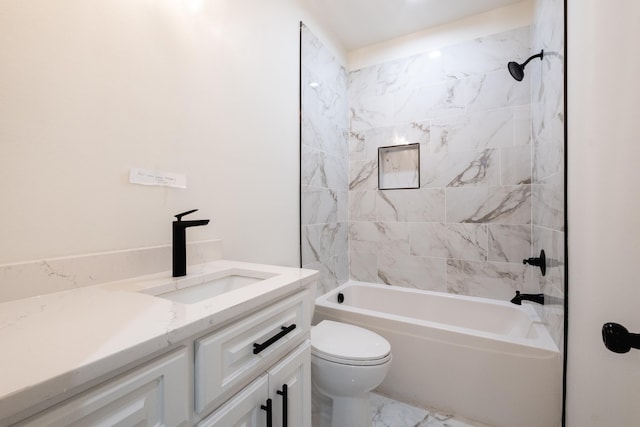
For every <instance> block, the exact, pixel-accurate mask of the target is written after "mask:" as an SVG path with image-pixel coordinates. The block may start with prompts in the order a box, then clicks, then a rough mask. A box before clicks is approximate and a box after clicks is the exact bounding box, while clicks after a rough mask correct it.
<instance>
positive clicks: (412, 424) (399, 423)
mask: <svg viewBox="0 0 640 427" xmlns="http://www.w3.org/2000/svg"><path fill="white" fill-rule="evenodd" d="M370 402H371V419H372V427H491V426H488V425H486V424H481V423H477V422H471V421H468V420H464V421H463V420H460V419H457V418H455V417H453V416H452V415H446V414H441V413H438V412H433V411H428V410H426V409H422V408H417V407H415V406H411V405H407V404H406V403H402V402H398V401H397V400H393V399H389V398H388V397H385V396H382V395H379V394H376V393H370Z"/></svg>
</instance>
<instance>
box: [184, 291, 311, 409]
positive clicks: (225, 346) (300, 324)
mask: <svg viewBox="0 0 640 427" xmlns="http://www.w3.org/2000/svg"><path fill="white" fill-rule="evenodd" d="M310 298H311V295H310V293H309V291H308V290H305V291H303V292H299V293H297V294H295V295H293V296H291V297H288V298H286V299H284V300H282V301H280V302H278V303H276V304H273V305H271V306H269V307H267V308H265V309H263V310H260V311H258V312H257V313H255V314H253V315H251V316H249V317H246V318H244V319H241V320H239V321H238V322H236V323H234V324H232V325H231V326H228V327H226V328H224V329H221V330H219V331H217V332H214V333H212V334H211V335H208V336H206V337H203V338H200V339H198V340H196V341H195V407H196V412H197V413H198V414H203V412H205V410H207V409H212V408H213V405H214V404H217V403H221V402H218V401H217V400H219V399H220V398H221V397H222V395H223V394H225V393H226V392H227V391H229V392H234V391H235V390H238V389H239V388H240V387H242V386H243V385H245V384H247V383H248V382H249V381H251V380H252V379H253V378H255V377H256V376H257V374H259V373H260V372H263V371H264V370H265V369H266V368H268V367H269V366H270V365H271V364H272V363H274V362H275V361H277V360H278V359H280V358H282V357H283V356H284V355H285V354H286V353H287V352H288V351H290V350H291V349H293V348H294V347H295V346H296V345H297V344H299V343H300V342H302V340H303V339H304V338H306V337H307V336H308V331H309V328H310V325H311V315H312V313H311V312H310V311H311V308H312V304H310Z"/></svg>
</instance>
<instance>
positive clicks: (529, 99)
mask: <svg viewBox="0 0 640 427" xmlns="http://www.w3.org/2000/svg"><path fill="white" fill-rule="evenodd" d="M303 31H305V32H303V80H302V82H303V85H302V90H303V123H302V134H303V139H302V154H303V163H302V174H303V192H302V209H303V210H302V223H303V231H302V235H303V241H302V257H303V266H305V267H309V268H316V269H320V270H321V273H322V275H321V277H322V278H321V283H322V285H323V290H324V291H328V290H330V289H332V288H334V287H335V286H336V285H337V284H340V283H342V282H344V281H346V279H347V277H350V278H352V279H356V280H364V281H370V282H377V283H388V284H393V285H400V286H408V287H416V288H424V289H432V290H438V291H444V292H454V293H460V294H466V295H476V296H482V297H490V298H498V299H508V298H511V297H512V296H513V295H514V294H515V290H516V289H519V290H522V291H524V292H541V291H543V292H545V293H546V294H549V295H551V296H553V297H557V298H560V299H562V298H563V297H564V194H563V186H564V183H563V173H564V171H563V164H564V152H563V146H564V136H563V129H564V122H563V120H564V112H563V90H564V89H563V69H562V67H563V62H564V59H563V57H564V55H563V51H564V33H563V7H562V2H561V1H559V0H540V1H538V2H537V3H536V18H535V21H534V24H533V26H532V27H523V28H519V29H515V30H512V31H507V32H503V33H499V34H495V35H491V36H487V37H482V38H479V39H475V40H471V41H468V42H465V43H460V44H457V45H453V46H449V47H446V48H443V49H441V51H440V53H441V55H440V56H439V57H438V58H433V57H432V55H431V53H430V52H425V53H424V54H421V55H415V56H411V57H408V58H403V59H399V60H395V61H389V62H385V63H383V64H379V65H375V66H371V67H367V68H364V69H361V70H355V71H353V72H351V73H350V74H349V75H348V98H349V109H348V113H346V114H348V118H349V123H348V124H347V125H345V119H344V118H343V117H342V116H341V114H342V113H344V109H345V105H344V102H345V101H344V100H345V99H346V98H347V95H345V93H344V92H343V91H346V90H347V89H346V88H345V87H346V86H345V82H344V79H345V76H346V72H345V71H344V67H342V66H341V65H340V64H339V63H338V62H337V60H336V59H335V57H334V56H333V55H332V54H330V53H329V52H328V51H327V50H326V49H325V48H324V47H323V46H322V45H321V43H320V42H319V41H318V40H317V39H316V38H315V37H313V35H312V34H311V33H310V32H309V30H307V29H304V30H303ZM305 37H306V39H305ZM540 48H543V49H545V52H546V56H545V60H543V61H539V62H538V61H536V62H532V63H531V64H530V65H529V66H528V67H527V69H526V75H525V78H524V80H523V81H522V82H516V81H515V80H513V79H512V78H511V76H510V75H509V74H508V71H507V70H506V64H507V62H508V61H511V60H520V61H523V60H524V59H526V58H527V57H528V56H529V55H531V54H532V53H537V52H538V51H539V49H540ZM534 51H535V52H534ZM319 76H322V77H319ZM313 81H315V82H321V84H322V85H323V87H322V89H318V88H319V86H316V87H315V88H312V87H311V86H310V85H309V84H310V83H311V82H313ZM338 112H340V114H338ZM345 126H347V127H348V129H349V130H348V133H346V135H348V142H345ZM397 143H419V144H421V165H420V167H421V171H420V174H421V188H420V189H417V190H384V191H380V190H378V189H377V179H378V176H377V148H378V147H381V146H388V145H391V144H397ZM347 146H348V149H349V153H348V157H349V163H348V166H345V164H344V162H341V160H340V159H344V158H345V157H346V154H345V153H344V150H345V149H346V147H347ZM309 154H310V155H311V156H309ZM345 177H346V178H345ZM345 181H346V182H345ZM347 215H348V217H347ZM347 240H348V241H347ZM347 247H348V257H349V266H348V270H347V271H346V272H345V270H346V269H345V266H344V264H341V261H343V260H346V259H347V255H346V254H345V250H346V248H347ZM540 249H545V251H546V252H547V255H548V257H549V258H550V259H551V260H552V263H553V264H554V267H553V268H550V269H549V270H548V273H547V275H546V276H545V277H542V276H541V274H540V272H539V270H538V269H536V268H531V267H528V266H524V265H523V264H522V259H524V258H528V257H530V256H534V255H537V254H538V253H539V252H540ZM538 309H539V311H540V314H541V316H542V317H543V318H544V319H546V320H547V322H548V323H549V328H550V331H551V333H552V335H553V336H554V338H555V340H556V343H557V344H558V345H559V346H561V342H562V338H561V335H562V324H563V309H562V306H561V305H556V306H545V307H538Z"/></svg>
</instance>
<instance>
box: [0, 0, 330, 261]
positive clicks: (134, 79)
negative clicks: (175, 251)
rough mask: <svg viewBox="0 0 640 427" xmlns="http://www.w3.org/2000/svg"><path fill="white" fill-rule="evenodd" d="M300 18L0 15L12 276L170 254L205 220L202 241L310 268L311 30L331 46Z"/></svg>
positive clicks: (183, 3)
mask: <svg viewBox="0 0 640 427" xmlns="http://www.w3.org/2000/svg"><path fill="white" fill-rule="evenodd" d="M301 5H302V1H301V0H282V1H277V2H262V1H252V0H233V1H232V0H103V1H100V2H83V1H74V0H6V1H3V2H2V3H0V40H2V43H0V75H1V76H2V78H1V79H0V144H1V147H2V151H1V153H2V155H0V179H1V184H0V186H1V187H0V188H1V189H2V191H1V197H2V207H1V208H0V236H2V237H1V239H2V244H1V245H0V264H1V263H8V262H15V261H21V260H28V259H38V258H43V257H55V256H63V255H70V254H81V253H87V252H95V251H106V250H115V249H125V248H134V247H142V246H150V245H159V244H167V243H170V240H171V234H170V222H171V221H172V220H173V215H174V214H176V213H179V212H181V211H185V210H188V209H192V208H199V209H200V211H199V212H197V213H195V214H193V218H194V219H196V218H210V219H212V222H211V223H210V225H208V226H207V227H200V228H198V229H191V230H189V232H188V239H189V240H192V241H193V240H201V239H209V238H222V239H223V240H224V245H225V257H227V258H233V259H242V260H248V261H260V262H265V263H274V264H286V265H297V264H298V262H299V240H298V236H299V217H298V203H299V193H298V192H299V188H298V185H299V172H298V170H299V169H298V162H299V160H298V159H299V139H298V99H299V96H298V90H299V88H298V73H299V64H298V58H299V21H300V20H303V21H305V22H306V23H307V24H308V25H310V27H311V28H313V30H314V31H315V32H316V34H318V35H319V36H321V37H322V36H323V33H322V29H321V28H318V27H317V26H316V25H315V23H314V21H313V19H312V18H311V17H310V16H308V14H307V12H306V11H305V9H304V8H303V7H302V6H301ZM329 44H330V45H332V46H333V48H334V49H336V47H335V46H336V45H335V44H331V43H329ZM339 53H340V54H342V53H341V52H339ZM131 167H142V168H148V169H158V170H162V171H170V172H179V173H185V174H186V176H187V182H188V189H186V190H182V189H173V188H163V187H143V186H137V185H131V184H129V183H128V173H129V169H130V168H131Z"/></svg>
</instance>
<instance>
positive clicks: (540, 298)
mask: <svg viewBox="0 0 640 427" xmlns="http://www.w3.org/2000/svg"><path fill="white" fill-rule="evenodd" d="M522 301H533V302H537V303H538V304H544V294H521V293H520V291H516V296H515V297H513V298H512V299H511V302H512V303H514V304H518V305H521V304H522Z"/></svg>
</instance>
